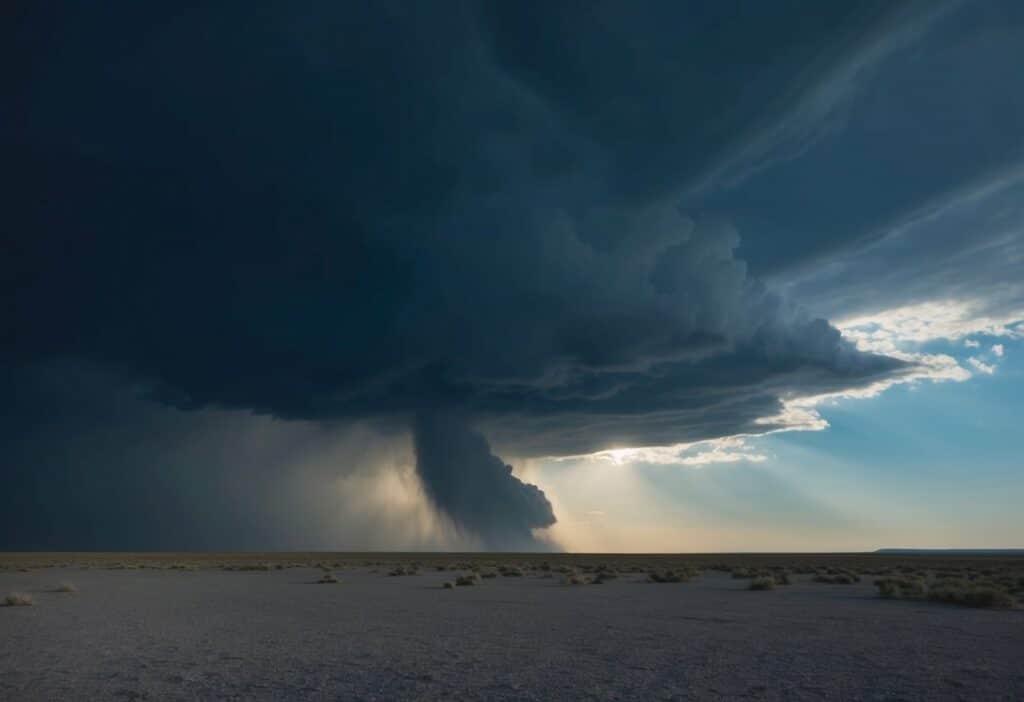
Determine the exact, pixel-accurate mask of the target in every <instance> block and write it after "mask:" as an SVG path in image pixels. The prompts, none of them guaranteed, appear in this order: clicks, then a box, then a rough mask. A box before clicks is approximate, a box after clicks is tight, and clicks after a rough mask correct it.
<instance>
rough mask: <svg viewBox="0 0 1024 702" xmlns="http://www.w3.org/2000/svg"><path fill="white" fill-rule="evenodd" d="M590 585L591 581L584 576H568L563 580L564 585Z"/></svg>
mask: <svg viewBox="0 0 1024 702" xmlns="http://www.w3.org/2000/svg"><path fill="white" fill-rule="evenodd" d="M589 583H590V580H589V579H588V578H586V577H585V576H582V575H576V574H575V573H574V574H572V575H567V576H565V578H563V579H562V584H563V585H587V584H589Z"/></svg>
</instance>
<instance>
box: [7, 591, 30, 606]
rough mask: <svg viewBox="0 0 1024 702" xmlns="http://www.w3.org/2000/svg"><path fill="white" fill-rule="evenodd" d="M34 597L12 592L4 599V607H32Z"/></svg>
mask: <svg viewBox="0 0 1024 702" xmlns="http://www.w3.org/2000/svg"><path fill="white" fill-rule="evenodd" d="M32 604H33V602H32V595H25V594H23V593H20V592H12V593H11V594H9V595H8V596H7V597H5V598H4V605H5V606H6V607H31V606H32Z"/></svg>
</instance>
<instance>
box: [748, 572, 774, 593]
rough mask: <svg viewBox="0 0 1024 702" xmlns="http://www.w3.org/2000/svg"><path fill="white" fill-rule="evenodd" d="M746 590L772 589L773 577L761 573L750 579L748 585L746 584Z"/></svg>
mask: <svg viewBox="0 0 1024 702" xmlns="http://www.w3.org/2000/svg"><path fill="white" fill-rule="evenodd" d="M747 589H748V590H774V589H775V578H773V577H771V576H770V575H761V576H758V577H756V578H754V579H753V580H751V581H750V585H748V586H747Z"/></svg>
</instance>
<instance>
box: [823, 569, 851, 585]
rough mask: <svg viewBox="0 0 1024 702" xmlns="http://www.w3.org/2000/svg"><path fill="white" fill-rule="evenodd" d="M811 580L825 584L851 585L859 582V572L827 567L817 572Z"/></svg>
mask: <svg viewBox="0 0 1024 702" xmlns="http://www.w3.org/2000/svg"><path fill="white" fill-rule="evenodd" d="M812 580H814V582H816V583H824V584H826V585H853V584H854V583H859V582H860V574H859V573H855V572H853V571H852V570H846V569H845V568H828V569H826V570H825V572H823V573H822V572H819V573H818V574H817V575H815V576H814V577H813V578H812Z"/></svg>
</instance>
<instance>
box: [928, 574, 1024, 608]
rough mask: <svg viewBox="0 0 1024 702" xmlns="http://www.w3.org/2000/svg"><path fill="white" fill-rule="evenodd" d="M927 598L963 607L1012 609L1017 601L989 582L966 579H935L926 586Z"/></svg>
mask: <svg viewBox="0 0 1024 702" xmlns="http://www.w3.org/2000/svg"><path fill="white" fill-rule="evenodd" d="M928 599H929V600H932V601H934V602H948V603H950V604H958V605H963V606H965V607H987V608H991V609H1012V608H1013V607H1015V606H1016V604H1017V601H1016V600H1015V599H1014V597H1013V595H1011V594H1010V593H1009V592H1007V591H1006V590H1004V589H1003V588H1001V587H999V586H998V585H996V584H994V583H991V582H979V583H972V582H969V581H966V580H959V579H957V580H954V579H944V580H937V581H936V582H934V583H932V584H931V586H929V588H928Z"/></svg>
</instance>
